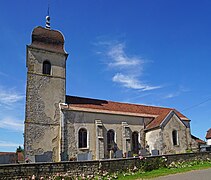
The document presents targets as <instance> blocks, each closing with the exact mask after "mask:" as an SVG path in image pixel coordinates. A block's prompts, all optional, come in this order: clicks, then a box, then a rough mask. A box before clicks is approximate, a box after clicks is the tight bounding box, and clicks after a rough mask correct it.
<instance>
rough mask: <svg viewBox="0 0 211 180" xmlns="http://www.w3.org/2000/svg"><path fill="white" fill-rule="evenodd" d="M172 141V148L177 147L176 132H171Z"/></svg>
mask: <svg viewBox="0 0 211 180" xmlns="http://www.w3.org/2000/svg"><path fill="white" fill-rule="evenodd" d="M172 141H173V145H174V146H176V145H178V132H177V131H176V130H173V131H172Z"/></svg>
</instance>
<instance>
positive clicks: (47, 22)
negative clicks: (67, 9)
mask: <svg viewBox="0 0 211 180" xmlns="http://www.w3.org/2000/svg"><path fill="white" fill-rule="evenodd" d="M49 11H50V6H49V4H48V12H47V16H46V18H45V19H46V23H45V28H46V29H51V24H50V13H49Z"/></svg>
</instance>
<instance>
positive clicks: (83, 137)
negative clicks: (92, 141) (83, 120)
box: [78, 128, 87, 148]
mask: <svg viewBox="0 0 211 180" xmlns="http://www.w3.org/2000/svg"><path fill="white" fill-rule="evenodd" d="M78 147H79V148H87V130H86V129H85V128H81V129H80V130H79V131H78Z"/></svg>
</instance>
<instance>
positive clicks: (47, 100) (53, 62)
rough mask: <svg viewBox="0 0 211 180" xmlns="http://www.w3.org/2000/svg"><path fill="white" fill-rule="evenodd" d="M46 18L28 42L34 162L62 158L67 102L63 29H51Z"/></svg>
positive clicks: (28, 132) (28, 141) (28, 148)
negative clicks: (62, 109)
mask: <svg viewBox="0 0 211 180" xmlns="http://www.w3.org/2000/svg"><path fill="white" fill-rule="evenodd" d="M46 20H47V21H46V28H43V27H40V26H39V27H36V28H34V30H33V32H32V42H31V44H30V45H28V46H27V57H26V65H27V87H26V112H25V130H24V149H25V157H26V158H29V159H30V161H32V162H41V161H45V162H47V161H54V162H56V161H60V147H61V144H60V143H61V127H60V124H61V115H60V103H64V102H65V95H66V92H65V89H66V60H67V57H68V54H67V53H66V52H65V50H64V37H63V35H62V33H61V32H59V31H56V30H51V29H50V23H49V21H50V17H48V16H47V17H46ZM47 22H48V23H47Z"/></svg>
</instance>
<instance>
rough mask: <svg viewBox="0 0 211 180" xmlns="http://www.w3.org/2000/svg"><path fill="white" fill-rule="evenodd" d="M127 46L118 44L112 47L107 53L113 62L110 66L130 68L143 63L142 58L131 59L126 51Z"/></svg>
mask: <svg viewBox="0 0 211 180" xmlns="http://www.w3.org/2000/svg"><path fill="white" fill-rule="evenodd" d="M124 48H125V45H124V44H123V43H118V44H115V45H113V46H111V47H110V49H109V51H108V52H107V56H108V57H109V58H110V59H111V60H112V62H110V63H109V66H113V67H120V68H124V67H125V68H129V66H139V65H140V64H141V63H143V60H142V59H141V58H137V57H129V56H128V55H126V53H125V51H124Z"/></svg>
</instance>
